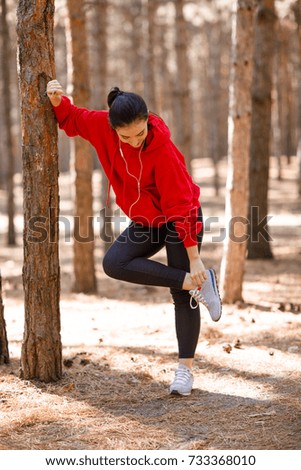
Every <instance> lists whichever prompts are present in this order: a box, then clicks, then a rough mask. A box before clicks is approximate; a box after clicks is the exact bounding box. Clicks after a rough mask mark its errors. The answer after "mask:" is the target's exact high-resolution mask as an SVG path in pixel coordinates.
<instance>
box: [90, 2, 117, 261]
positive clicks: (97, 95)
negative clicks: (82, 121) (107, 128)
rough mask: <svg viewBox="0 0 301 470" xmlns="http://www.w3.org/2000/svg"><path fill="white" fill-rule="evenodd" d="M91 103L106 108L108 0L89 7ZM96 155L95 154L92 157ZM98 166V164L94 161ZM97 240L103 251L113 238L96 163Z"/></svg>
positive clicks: (105, 186) (105, 184) (105, 192)
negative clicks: (98, 208) (98, 227)
mask: <svg viewBox="0 0 301 470" xmlns="http://www.w3.org/2000/svg"><path fill="white" fill-rule="evenodd" d="M90 13H91V43H92V44H91V50H92V61H91V71H92V76H91V83H92V87H91V106H92V108H93V109H107V100H106V98H107V95H108V92H109V90H108V88H109V87H108V38H107V22H108V0H96V1H95V2H94V3H93V6H92V9H91V12H90ZM96 158H97V157H96ZM98 165H99V164H98ZM100 172H101V181H100V196H99V197H100V213H99V216H100V223H101V228H100V239H101V240H102V242H103V247H104V251H105V252H106V251H107V250H108V249H109V248H110V246H111V245H112V243H113V241H114V238H113V237H114V232H113V226H112V223H111V219H112V215H113V214H112V207H111V200H109V201H108V206H107V205H106V204H107V196H108V180H107V177H106V175H105V172H104V171H103V168H102V166H101V165H100Z"/></svg>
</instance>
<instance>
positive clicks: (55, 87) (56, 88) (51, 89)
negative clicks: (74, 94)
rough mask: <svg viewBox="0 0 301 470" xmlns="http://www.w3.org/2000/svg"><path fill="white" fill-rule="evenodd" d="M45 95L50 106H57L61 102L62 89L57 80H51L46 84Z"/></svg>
mask: <svg viewBox="0 0 301 470" xmlns="http://www.w3.org/2000/svg"><path fill="white" fill-rule="evenodd" d="M46 92H47V95H48V98H49V99H50V101H51V104H52V106H59V104H60V103H61V101H62V94H63V88H62V86H61V84H60V83H59V82H58V81H57V80H51V81H50V82H48V83H47V90H46Z"/></svg>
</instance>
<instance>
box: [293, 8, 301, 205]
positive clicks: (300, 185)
mask: <svg viewBox="0 0 301 470" xmlns="http://www.w3.org/2000/svg"><path fill="white" fill-rule="evenodd" d="M293 12H294V15H295V21H296V24H297V36H298V37H297V39H298V46H299V60H298V77H297V83H298V88H297V93H298V94H297V161H298V175H297V191H298V196H299V197H300V196H301V82H300V80H301V0H297V1H296V2H295V3H294V5H293Z"/></svg>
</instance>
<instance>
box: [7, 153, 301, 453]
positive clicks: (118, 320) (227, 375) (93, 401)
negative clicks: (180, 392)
mask: <svg viewBox="0 0 301 470" xmlns="http://www.w3.org/2000/svg"><path fill="white" fill-rule="evenodd" d="M282 163H283V176H282V178H283V179H282V180H281V181H278V179H277V167H276V162H275V161H274V160H272V168H271V181H270V210H269V212H270V214H271V216H272V218H271V220H270V224H269V226H270V233H271V236H272V239H273V241H272V243H271V245H272V250H273V254H274V258H273V259H269V260H256V261H254V260H248V261H247V262H246V273H245V282H244V302H243V303H239V304H237V305H224V308H223V312H224V313H223V317H222V319H221V320H220V321H219V322H218V323H213V322H212V321H211V320H210V318H209V316H208V313H207V312H206V310H202V330H201V335H200V339H199V345H198V350H197V357H196V360H195V365H194V376H195V384H194V390H193V393H192V394H191V396H189V397H186V398H183V397H182V398H180V397H174V396H170V395H169V394H168V388H169V384H170V382H171V380H172V378H173V374H174V369H175V366H176V363H177V354H176V338H175V331H174V317H173V307H172V304H171V299H170V294H169V292H168V290H167V289H163V288H155V287H154V288H153V287H144V286H138V287H137V286H134V285H131V284H126V283H123V284H122V283H120V282H118V281H115V280H112V279H108V278H107V277H105V275H104V273H103V271H102V266H101V258H102V245H101V241H100V240H99V237H98V239H97V240H96V260H97V278H98V293H97V295H91V296H88V295H83V294H75V293H72V244H71V242H68V241H65V240H64V239H63V238H62V239H61V241H60V259H61V270H62V292H61V323H62V331H61V334H62V343H63V361H64V366H63V377H62V379H61V380H60V381H58V382H56V383H48V384H47V383H41V382H39V381H36V380H32V381H24V380H21V379H20V378H19V367H20V365H19V363H20V353H21V344H22V335H23V326H24V305H23V288H22V264H23V252H22V189H21V187H20V186H19V187H17V189H16V195H17V198H18V209H19V214H18V217H17V219H16V220H17V227H18V230H19V233H18V246H17V247H15V248H7V247H6V244H5V237H4V235H5V230H6V228H5V227H6V223H7V222H6V218H5V215H4V211H5V199H4V192H3V191H2V192H1V191H0V222H1V225H0V227H1V238H0V250H1V252H0V263H1V271H2V278H3V291H4V292H3V294H4V307H5V309H4V314H5V319H6V324H7V334H8V341H9V350H10V359H11V360H10V364H9V365H2V366H0V449H65V450H66V449H70V450H73V449H87V450H92V449H124V450H132V449H143V450H152V449H189V450H197V449H208V450H209V449H211V450H212V449H238V450H239V449H243V450H248V449H271V450H272V449H279V450H281V449H287V450H293V449H299V450H300V449H301V409H300V408H301V403H300V383H301V382H300V379H301V311H300V310H301V215H300V199H299V200H298V198H297V188H296V182H295V178H296V174H297V164H296V161H295V159H292V162H291V164H290V165H288V164H287V163H286V161H285V160H283V162H282ZM194 165H195V166H194V176H195V180H196V181H197V182H199V184H200V186H201V188H202V203H203V211H204V213H205V219H206V218H208V220H209V218H210V217H218V219H211V220H214V223H212V224H211V225H210V223H209V222H208V224H207V229H206V234H205V240H204V245H203V260H204V262H205V264H206V265H207V266H208V267H209V266H210V265H211V266H214V267H215V268H216V270H217V273H219V268H220V261H221V257H222V251H223V243H222V240H221V238H222V237H221V236H220V233H221V228H222V227H223V225H224V222H225V217H224V186H225V177H226V162H225V161H223V162H222V163H221V165H220V172H221V193H220V195H219V196H215V194H214V190H213V186H212V182H213V170H212V167H211V164H210V162H209V161H207V160H202V161H198V162H194ZM69 178H70V177H69V176H68V175H61V207H62V214H65V215H66V214H68V213H69V214H70V213H71V201H70V193H71V191H70V179H69ZM97 178H98V176H97V172H96V175H95V179H96V185H95V187H96V188H97V181H98V180H97ZM96 193H97V190H96ZM209 226H210V230H209ZM157 258H158V259H160V260H161V261H163V262H164V253H163V252H162V253H160V254H159V255H157Z"/></svg>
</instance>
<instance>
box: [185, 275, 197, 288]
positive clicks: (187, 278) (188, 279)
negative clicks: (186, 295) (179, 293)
mask: <svg viewBox="0 0 301 470" xmlns="http://www.w3.org/2000/svg"><path fill="white" fill-rule="evenodd" d="M182 289H183V290H191V289H195V284H194V283H193V281H192V279H191V276H190V274H189V273H186V276H185V279H184V282H183V286H182Z"/></svg>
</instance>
